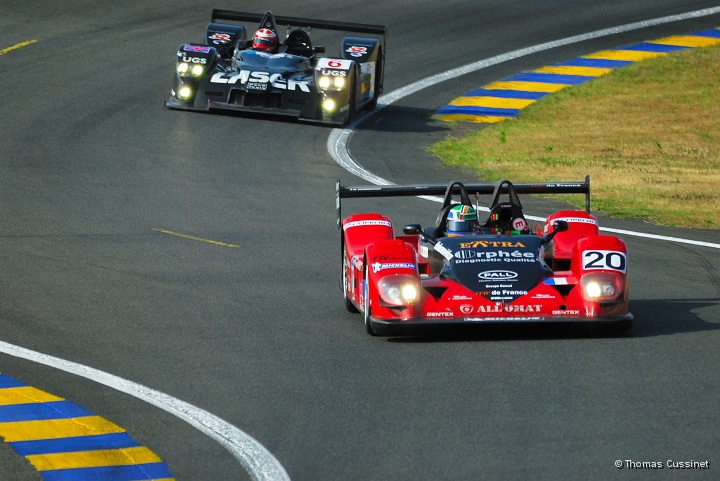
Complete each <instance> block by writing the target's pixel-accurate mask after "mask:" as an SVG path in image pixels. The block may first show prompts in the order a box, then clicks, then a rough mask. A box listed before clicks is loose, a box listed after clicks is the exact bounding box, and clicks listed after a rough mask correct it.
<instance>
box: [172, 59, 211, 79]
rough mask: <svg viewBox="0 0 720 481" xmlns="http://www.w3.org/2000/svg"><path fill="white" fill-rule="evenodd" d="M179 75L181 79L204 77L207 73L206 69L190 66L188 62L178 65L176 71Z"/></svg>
mask: <svg viewBox="0 0 720 481" xmlns="http://www.w3.org/2000/svg"><path fill="white" fill-rule="evenodd" d="M175 70H176V71H177V74H178V75H179V76H181V77H202V75H203V74H204V73H205V67H204V66H202V65H198V64H194V65H193V64H189V63H187V62H180V63H179V64H177V67H176V69H175Z"/></svg>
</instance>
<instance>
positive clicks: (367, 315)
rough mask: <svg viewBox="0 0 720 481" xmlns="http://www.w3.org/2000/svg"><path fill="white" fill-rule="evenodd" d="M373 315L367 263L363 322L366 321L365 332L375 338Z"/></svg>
mask: <svg viewBox="0 0 720 481" xmlns="http://www.w3.org/2000/svg"><path fill="white" fill-rule="evenodd" d="M371 315H372V313H371V307H370V286H369V284H368V266H367V262H365V281H364V283H363V320H364V321H365V332H367V333H368V334H370V335H371V336H374V335H375V331H373V328H372V326H371V325H370V316H371Z"/></svg>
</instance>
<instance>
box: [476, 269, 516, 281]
mask: <svg viewBox="0 0 720 481" xmlns="http://www.w3.org/2000/svg"><path fill="white" fill-rule="evenodd" d="M517 276H518V275H517V272H512V271H485V272H481V273H480V274H478V278H479V279H480V280H481V281H509V280H512V279H517Z"/></svg>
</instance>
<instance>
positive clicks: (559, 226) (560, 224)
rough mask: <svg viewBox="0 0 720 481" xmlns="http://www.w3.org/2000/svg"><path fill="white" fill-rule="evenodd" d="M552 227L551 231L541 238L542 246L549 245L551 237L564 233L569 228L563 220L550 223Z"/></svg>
mask: <svg viewBox="0 0 720 481" xmlns="http://www.w3.org/2000/svg"><path fill="white" fill-rule="evenodd" d="M552 226H553V231H552V232H551V233H549V234H547V235H546V236H544V237H543V244H549V243H550V241H551V240H552V239H553V237H555V234H557V233H558V232H565V231H566V230H568V228H569V226H568V223H567V221H564V220H556V221H554V222H553V223H552Z"/></svg>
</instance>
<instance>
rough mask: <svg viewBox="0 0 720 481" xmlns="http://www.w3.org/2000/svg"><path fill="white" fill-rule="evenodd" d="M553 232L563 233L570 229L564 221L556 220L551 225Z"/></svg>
mask: <svg viewBox="0 0 720 481" xmlns="http://www.w3.org/2000/svg"><path fill="white" fill-rule="evenodd" d="M552 226H553V232H565V231H566V230H568V228H569V227H570V226H569V225H568V223H567V221H565V220H556V221H554V222H553V224H552Z"/></svg>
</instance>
